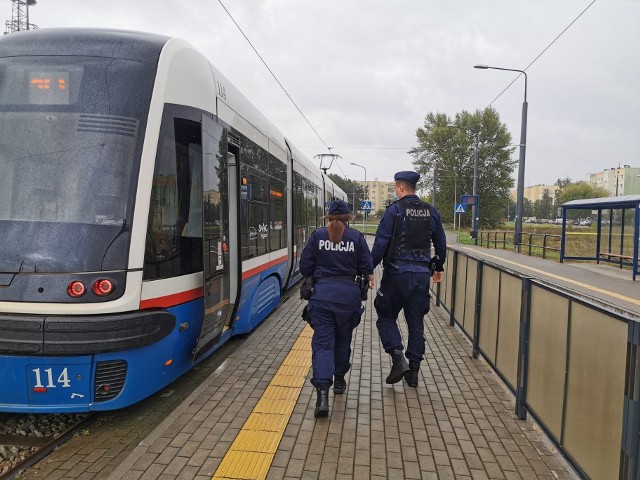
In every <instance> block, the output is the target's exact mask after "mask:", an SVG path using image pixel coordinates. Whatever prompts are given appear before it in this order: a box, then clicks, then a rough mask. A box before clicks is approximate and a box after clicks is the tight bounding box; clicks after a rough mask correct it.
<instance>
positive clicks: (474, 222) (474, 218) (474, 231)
mask: <svg viewBox="0 0 640 480" xmlns="http://www.w3.org/2000/svg"><path fill="white" fill-rule="evenodd" d="M447 127H451V128H457V129H458V130H464V131H465V132H473V134H474V143H473V195H475V196H476V197H477V195H478V131H477V130H473V129H471V128H464V127H460V126H458V125H454V124H452V123H450V124H448V125H447ZM476 200H477V198H476ZM478 220H479V218H478V214H477V206H476V204H475V203H474V204H473V205H471V236H472V237H473V238H475V239H476V243H477V241H478V240H477V238H478Z"/></svg>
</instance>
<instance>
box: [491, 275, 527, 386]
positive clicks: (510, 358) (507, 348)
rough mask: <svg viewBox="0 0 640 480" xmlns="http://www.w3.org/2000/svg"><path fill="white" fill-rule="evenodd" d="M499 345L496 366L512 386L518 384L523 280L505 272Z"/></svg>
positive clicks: (500, 313)
mask: <svg viewBox="0 0 640 480" xmlns="http://www.w3.org/2000/svg"><path fill="white" fill-rule="evenodd" d="M500 298H501V299H506V300H505V301H501V302H500V307H499V313H498V315H499V318H500V324H499V325H498V346H497V348H496V367H497V368H498V370H499V371H500V372H501V373H502V375H503V376H504V377H505V378H506V379H507V381H508V382H509V384H510V385H511V388H515V387H514V386H515V385H516V384H517V375H518V345H519V343H520V306H521V304H522V280H521V279H520V278H518V277H514V276H512V275H507V274H503V275H502V276H501V279H500Z"/></svg>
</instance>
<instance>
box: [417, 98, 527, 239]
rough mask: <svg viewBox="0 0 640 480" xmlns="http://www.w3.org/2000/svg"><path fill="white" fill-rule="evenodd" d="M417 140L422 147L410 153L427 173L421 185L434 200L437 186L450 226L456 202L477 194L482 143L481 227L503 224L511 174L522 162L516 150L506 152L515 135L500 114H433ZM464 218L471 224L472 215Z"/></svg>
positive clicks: (438, 205)
mask: <svg viewBox="0 0 640 480" xmlns="http://www.w3.org/2000/svg"><path fill="white" fill-rule="evenodd" d="M447 125H455V126H456V127H458V128H453V127H448V126H447ZM416 137H417V141H418V145H417V146H416V147H414V148H412V149H411V150H409V154H410V155H412V156H413V158H414V161H413V166H414V168H415V169H416V171H417V172H418V173H420V174H421V180H420V183H419V184H418V187H419V188H422V189H424V190H426V191H427V192H428V193H429V194H430V195H431V196H432V195H433V188H434V184H435V186H436V201H437V203H436V208H438V211H439V212H440V215H441V216H442V218H443V221H444V222H446V223H452V222H453V216H454V208H453V207H454V203H457V202H459V200H460V195H470V194H472V193H473V167H474V155H475V145H476V141H477V147H478V195H479V197H480V228H483V227H484V228H487V227H489V228H490V227H495V226H497V225H499V224H500V219H501V217H502V216H503V215H504V212H505V211H506V210H507V205H508V202H509V191H510V189H511V188H512V187H513V185H514V182H513V179H512V178H511V173H512V170H513V167H514V165H515V164H516V161H514V160H511V157H510V153H511V152H509V151H508V150H506V148H507V146H508V145H509V144H510V143H511V134H510V133H509V131H508V130H507V127H506V125H505V124H503V123H502V122H501V121H500V117H499V115H498V113H497V111H496V110H494V109H493V108H486V109H484V110H477V111H476V112H475V113H470V112H467V111H464V110H463V111H462V112H461V113H458V114H456V116H455V119H451V118H450V117H449V116H448V115H446V114H444V113H433V112H431V113H428V114H427V116H426V117H425V120H424V125H423V126H422V127H419V128H418V129H417V130H416ZM434 173H435V182H434ZM442 205H446V207H445V208H443V207H442ZM461 220H462V223H464V224H465V225H470V224H471V215H470V214H468V215H463V217H462V219H461Z"/></svg>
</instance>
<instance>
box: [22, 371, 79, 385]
mask: <svg viewBox="0 0 640 480" xmlns="http://www.w3.org/2000/svg"><path fill="white" fill-rule="evenodd" d="M32 372H33V373H35V374H36V384H35V385H34V387H35V388H56V387H57V386H58V385H61V386H62V388H69V387H71V381H70V380H69V372H68V370H67V369H66V368H65V369H64V370H62V372H61V373H60V375H58V380H57V383H58V385H56V384H54V383H53V369H51V368H45V369H44V370H40V369H39V368H34V369H33V370H32ZM42 373H45V377H46V378H45V380H46V381H47V384H46V385H43V384H42V380H43V378H42Z"/></svg>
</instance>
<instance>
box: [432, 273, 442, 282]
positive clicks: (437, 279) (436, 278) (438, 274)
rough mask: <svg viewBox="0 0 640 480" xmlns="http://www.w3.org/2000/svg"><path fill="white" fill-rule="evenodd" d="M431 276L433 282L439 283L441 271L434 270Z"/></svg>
mask: <svg viewBox="0 0 640 480" xmlns="http://www.w3.org/2000/svg"><path fill="white" fill-rule="evenodd" d="M431 278H432V279H433V283H440V282H441V281H442V272H434V274H433V277H431Z"/></svg>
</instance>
